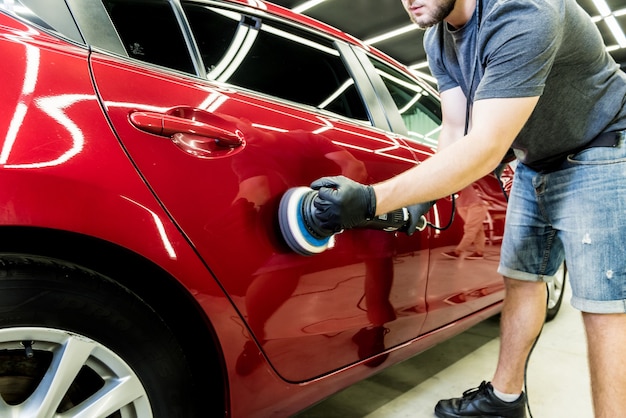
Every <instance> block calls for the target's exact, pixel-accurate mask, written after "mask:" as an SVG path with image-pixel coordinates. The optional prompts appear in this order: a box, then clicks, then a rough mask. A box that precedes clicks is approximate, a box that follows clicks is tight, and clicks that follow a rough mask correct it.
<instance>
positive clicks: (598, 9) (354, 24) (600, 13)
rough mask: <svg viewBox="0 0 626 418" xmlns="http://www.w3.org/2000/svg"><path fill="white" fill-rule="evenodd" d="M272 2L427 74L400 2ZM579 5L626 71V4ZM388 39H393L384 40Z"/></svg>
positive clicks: (605, 0) (602, 0)
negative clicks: (330, 27)
mask: <svg viewBox="0 0 626 418" xmlns="http://www.w3.org/2000/svg"><path fill="white" fill-rule="evenodd" d="M272 1H273V2H274V3H276V4H279V5H281V6H284V7H287V8H290V9H294V10H296V11H299V12H301V13H302V14H305V15H309V16H311V17H314V18H316V19H318V20H321V21H322V22H326V23H328V24H330V25H332V26H335V27H337V28H339V29H341V30H342V31H344V32H346V33H349V34H351V35H353V36H355V37H357V38H359V39H361V40H363V41H365V42H366V43H367V44H370V45H373V46H375V47H376V48H378V49H380V50H381V51H383V52H385V53H387V54H388V55H390V56H392V57H393V58H395V59H397V60H398V61H400V62H401V63H403V64H405V65H407V66H409V67H410V68H412V69H414V70H416V71H418V72H421V73H425V74H428V68H427V67H426V55H425V53H424V49H423V47H422V38H423V36H424V33H423V31H422V30H419V29H417V28H416V27H415V25H413V24H412V23H411V22H410V21H409V18H408V15H407V14H406V12H405V11H404V9H403V7H402V3H401V1H400V0H272ZM577 1H578V3H579V4H580V5H581V6H582V7H583V9H585V10H586V11H587V13H589V15H590V16H591V17H592V19H593V20H594V21H595V22H596V24H597V25H598V28H599V29H600V33H601V34H602V36H603V38H604V43H605V45H606V46H607V49H608V50H609V51H610V53H611V55H613V57H614V58H615V60H616V61H617V62H618V63H619V64H620V65H621V67H622V69H623V70H626V37H625V36H624V28H626V0H577ZM611 26H613V27H614V31H611ZM386 36H390V37H388V38H387V39H385V37H386Z"/></svg>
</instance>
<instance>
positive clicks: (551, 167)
mask: <svg viewBox="0 0 626 418" xmlns="http://www.w3.org/2000/svg"><path fill="white" fill-rule="evenodd" d="M623 133H624V131H615V132H605V133H602V134H600V135H598V136H596V137H595V138H593V139H592V140H591V141H589V142H588V143H586V144H585V145H583V146H582V147H579V148H575V149H573V150H570V151H568V152H566V153H564V154H562V155H561V156H559V157H553V158H550V159H549V161H544V162H539V163H536V164H533V165H531V168H533V169H534V170H537V171H539V172H542V173H551V172H553V171H557V170H560V169H561V167H562V165H563V163H564V162H565V161H566V160H567V157H568V156H570V155H574V154H578V153H579V152H581V151H583V150H586V149H589V148H595V147H616V146H617V145H618V144H619V141H620V139H621V138H622V134H623Z"/></svg>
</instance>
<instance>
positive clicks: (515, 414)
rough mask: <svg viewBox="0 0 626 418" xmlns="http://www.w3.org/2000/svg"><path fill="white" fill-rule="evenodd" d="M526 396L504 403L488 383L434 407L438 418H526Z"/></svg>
mask: <svg viewBox="0 0 626 418" xmlns="http://www.w3.org/2000/svg"><path fill="white" fill-rule="evenodd" d="M525 407H526V395H525V394H524V392H522V394H521V395H520V397H519V398H517V400H516V401H513V402H504V401H503V400H501V399H499V398H498V397H497V396H496V395H495V394H494V393H493V386H491V383H489V382H482V383H481V384H480V386H479V387H477V388H474V389H470V390H466V391H465V392H463V397H462V398H453V399H444V400H441V401H439V402H438V403H437V406H435V415H437V416H438V417H439V418H458V417H470V418H483V417H497V418H526V408H525Z"/></svg>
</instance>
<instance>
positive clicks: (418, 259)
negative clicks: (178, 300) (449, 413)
mask: <svg viewBox="0 0 626 418" xmlns="http://www.w3.org/2000/svg"><path fill="white" fill-rule="evenodd" d="M84 4H85V5H86V4H87V3H84ZM104 4H105V6H106V8H107V11H108V13H109V16H110V18H111V21H112V23H113V24H114V25H115V28H116V30H117V33H118V35H119V37H120V40H121V43H122V45H123V46H124V49H125V50H126V51H127V54H128V57H127V58H120V57H117V56H115V55H110V54H105V53H94V54H93V55H92V57H91V67H92V71H93V77H94V82H95V84H96V87H97V90H98V93H99V94H100V96H101V99H102V102H103V106H104V109H105V111H106V113H107V116H108V118H109V119H110V121H111V124H112V125H113V127H114V129H115V131H116V133H117V134H118V136H119V138H120V140H121V144H122V146H123V147H124V149H125V150H126V151H127V153H128V155H129V156H130V158H131V159H132V160H133V162H134V163H135V164H136V166H137V168H138V169H139V171H140V172H141V174H142V175H143V176H144V178H145V181H146V184H147V185H148V186H149V187H150V188H151V189H152V190H153V192H154V194H155V195H156V196H157V197H158V199H159V200H160V201H161V202H162V204H163V207H164V208H165V209H166V210H167V212H168V213H169V215H170V216H171V219H172V221H173V222H174V223H175V224H176V225H177V226H178V227H179V228H180V230H181V231H182V232H183V233H184V234H185V236H186V237H187V239H188V241H189V244H190V245H192V246H193V247H194V248H195V249H196V251H197V253H198V254H199V256H200V257H201V258H202V259H203V260H204V262H205V263H206V265H207V268H209V269H210V270H211V272H212V273H213V274H214V276H215V278H216V280H218V281H219V283H220V285H221V286H222V288H223V289H224V290H225V292H226V293H227V294H228V295H229V296H230V300H231V302H232V303H233V304H234V305H235V306H236V308H237V309H238V311H239V312H240V313H241V317H238V318H233V323H232V327H233V332H237V333H244V334H246V335H249V336H250V338H251V339H250V344H247V345H246V346H245V347H242V352H241V354H240V360H241V361H240V363H238V364H237V371H238V372H239V373H249V372H250V371H251V369H253V368H254V366H255V364H253V363H254V361H255V360H254V358H255V357H258V356H248V354H250V352H254V349H255V348H254V347H255V346H256V345H258V346H260V347H261V349H262V350H263V351H264V353H265V355H266V356H267V358H268V359H269V361H270V363H271V364H272V366H273V367H274V368H275V370H276V371H277V372H278V373H279V374H280V375H281V376H282V377H283V378H284V379H287V380H289V381H295V382H297V381H304V380H308V379H311V378H314V377H316V376H320V375H323V374H325V373H328V372H330V371H333V370H336V369H338V368H341V367H344V366H346V365H349V364H351V363H355V362H358V361H361V360H366V359H369V358H370V357H371V356H374V355H376V354H379V353H381V352H383V351H385V350H388V349H390V348H392V347H394V346H396V345H399V344H402V343H405V342H406V341H409V340H411V339H413V338H415V337H417V335H418V334H419V330H420V329H421V326H422V323H423V321H424V320H425V300H424V294H425V290H426V288H425V286H426V282H425V278H426V274H427V268H428V257H429V252H428V247H429V244H428V239H429V237H428V235H427V234H419V233H418V234H415V235H414V236H413V237H411V238H408V237H406V236H405V235H404V234H396V233H393V232H385V231H376V230H365V229H362V230H351V231H345V232H343V233H341V234H337V235H336V236H335V240H334V241H335V242H334V245H333V246H332V248H329V249H328V250H326V251H325V252H323V253H321V254H318V255H314V256H310V257H307V256H302V255H299V254H297V253H295V252H293V251H292V250H291V249H290V248H289V247H288V246H287V245H286V243H285V241H284V239H283V237H282V236H281V233H280V228H279V225H278V209H279V203H280V199H281V197H282V196H283V195H284V193H285V192H286V191H287V190H288V189H290V188H294V187H301V186H308V185H309V184H310V183H311V181H313V180H315V179H316V178H319V177H322V176H328V175H345V176H348V177H350V178H353V179H354V180H358V181H362V182H370V183H371V182H376V181H380V180H383V179H385V178H388V177H390V176H392V175H394V174H397V173H399V172H402V171H404V170H406V169H408V168H409V167H411V166H413V165H414V164H415V163H416V162H417V158H418V156H416V153H415V150H414V149H413V148H411V147H407V146H406V145H405V144H404V143H403V142H402V141H399V140H398V139H397V138H396V135H393V134H390V133H389V131H388V129H386V130H385V129H379V128H375V127H373V126H372V124H377V123H379V120H380V118H377V117H376V114H380V113H381V111H380V109H379V108H378V109H377V108H376V106H379V105H378V104H376V103H374V104H371V106H372V107H366V106H364V102H363V97H364V93H367V92H368V91H369V93H370V95H371V93H372V90H371V86H369V87H368V86H367V85H364V84H367V83H364V80H363V78H362V77H363V76H362V74H361V75H359V71H362V69H361V70H359V69H350V71H349V70H348V69H347V68H346V66H345V62H346V60H345V59H343V58H342V55H341V53H340V52H339V50H338V48H337V47H336V43H335V41H334V40H333V39H330V38H328V37H327V36H322V35H321V34H319V35H318V34H314V33H311V32H309V31H308V30H305V29H304V28H297V27H293V26H291V25H288V24H286V23H284V22H281V21H278V20H274V19H271V18H269V17H268V16H266V15H258V14H256V13H254V12H253V11H252V10H251V9H250V8H242V7H226V6H225V5H222V4H219V3H216V2H210V3H209V2H207V3H199V2H182V5H183V7H184V12H185V14H184V15H183V14H181V13H180V12H181V10H180V9H178V4H180V3H178V2H172V3H170V2H169V1H166V0H162V1H152V2H141V1H115V0H105V1H104ZM92 14H93V13H92ZM87 15H89V14H87ZM88 22H89V21H88V20H87V21H85V22H82V24H87V23H88ZM180 22H188V23H189V24H190V27H187V26H183V29H184V30H181V26H180ZM100 29H101V30H103V28H102V26H101V27H100ZM97 41H98V40H97V39H94V40H92V42H97ZM196 46H197V47H198V48H197V49H196V48H195V47H196ZM197 51H199V55H198V56H194V54H195V53H197ZM198 62H201V63H202V66H200V67H199V66H198V65H197V63H198ZM172 70H175V71H172ZM199 75H200V76H201V77H199ZM368 89H369V90H368ZM368 105H370V104H368ZM181 279H182V278H181ZM182 280H184V279H182ZM189 291H190V292H194V289H189ZM205 299H206V300H207V302H206V303H211V298H210V296H209V295H207V296H206V298H205ZM253 341H254V343H253ZM250 347H253V348H252V349H250ZM247 350H248V351H247ZM250 350H252V351H250ZM382 359H384V357H382Z"/></svg>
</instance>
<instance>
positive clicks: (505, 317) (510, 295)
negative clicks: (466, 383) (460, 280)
mask: <svg viewBox="0 0 626 418" xmlns="http://www.w3.org/2000/svg"><path fill="white" fill-rule="evenodd" d="M504 283H505V288H506V297H505V298H504V305H503V308H502V315H501V323H500V355H499V358H498V366H497V368H496V372H495V375H494V377H493V380H492V382H491V383H492V385H493V387H494V388H496V389H497V390H499V391H500V392H504V393H510V394H513V393H519V392H520V391H521V390H522V388H523V386H524V368H525V365H526V359H527V357H528V355H529V353H530V350H531V348H532V346H533V344H534V342H535V340H536V338H537V336H538V335H539V333H540V332H541V328H542V327H543V323H544V320H545V317H546V298H547V290H546V284H545V283H544V282H527V281H521V280H514V279H509V278H505V279H504ZM625 416H626V415H625Z"/></svg>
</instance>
